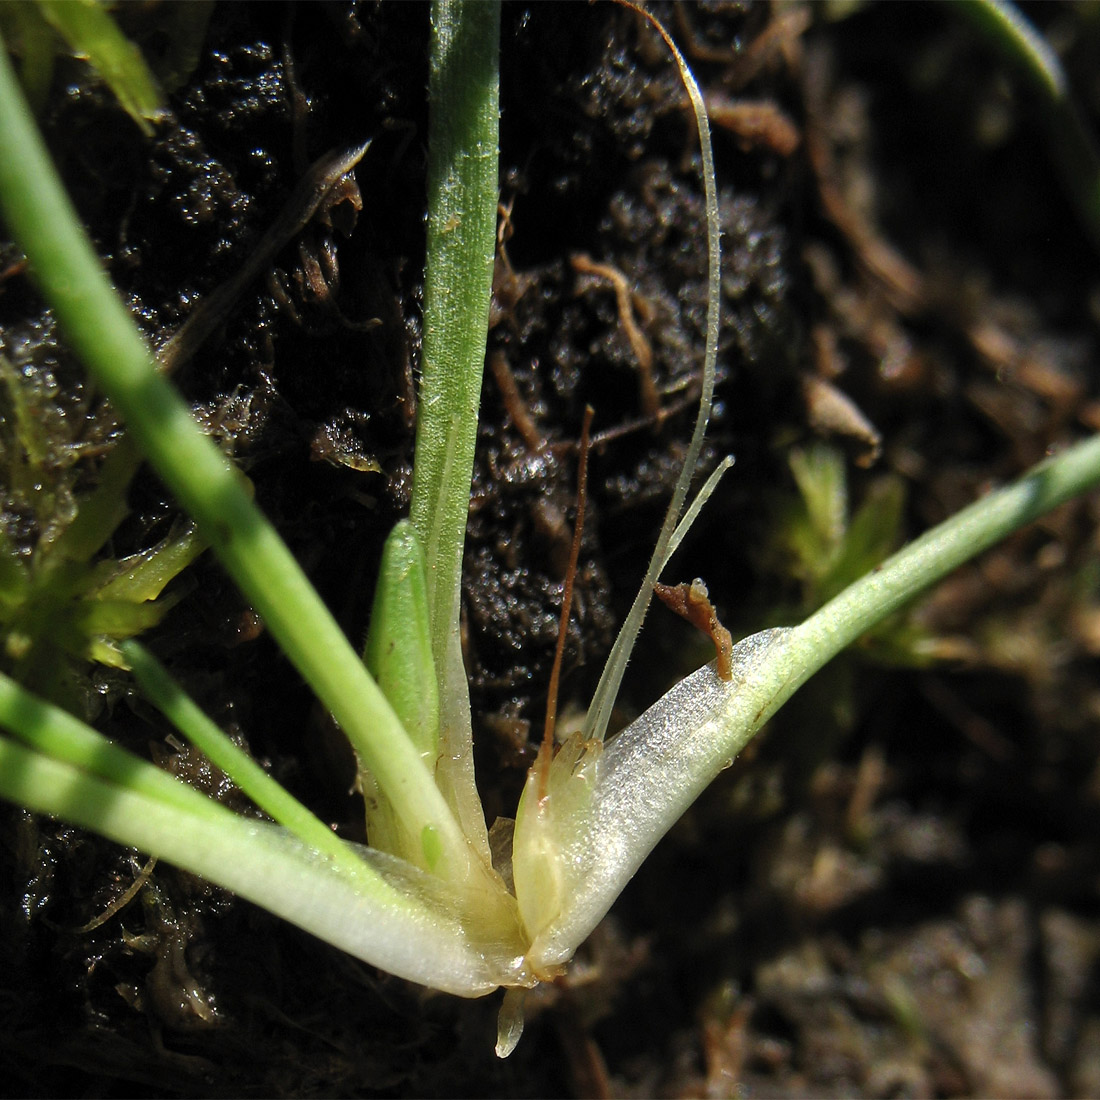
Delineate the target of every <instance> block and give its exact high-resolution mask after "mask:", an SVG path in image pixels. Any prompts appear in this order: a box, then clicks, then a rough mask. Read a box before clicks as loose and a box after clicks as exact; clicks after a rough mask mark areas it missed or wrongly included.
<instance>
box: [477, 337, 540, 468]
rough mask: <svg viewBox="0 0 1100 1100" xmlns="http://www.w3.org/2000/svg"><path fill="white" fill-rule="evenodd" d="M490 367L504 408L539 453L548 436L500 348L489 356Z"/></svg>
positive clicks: (525, 441) (528, 443) (528, 444)
mask: <svg viewBox="0 0 1100 1100" xmlns="http://www.w3.org/2000/svg"><path fill="white" fill-rule="evenodd" d="M489 369H490V370H491V371H492V372H493V379H494V381H495V382H496V384H497V389H498V390H500V396H501V397H502V398H503V399H504V409H505V411H506V412H507V413H508V415H509V416H510V417H511V418H512V423H513V424H515V426H516V431H518V432H519V434H520V435H521V436H523V442H524V443H526V444H527V449H528V450H529V451H531V452H532V453H536V454H537V453H538V452H539V451H541V450H543V449H544V448H545V447H546V437H545V436H544V435H543V434H542V432H540V431H539V429H538V425H537V424H536V423H535V420H534V417H532V416H531V413H530V410H529V409H528V408H527V403H526V402H525V401H524V400H523V395H522V394H521V393H520V392H519V387H518V386H517V385H516V376H515V375H514V374H513V373H512V368H511V367H510V366H509V365H508V359H507V358H506V357H505V354H504V352H503V351H500V350H499V349H498V350H497V351H494V352H493V353H492V354H491V355H490V356H489Z"/></svg>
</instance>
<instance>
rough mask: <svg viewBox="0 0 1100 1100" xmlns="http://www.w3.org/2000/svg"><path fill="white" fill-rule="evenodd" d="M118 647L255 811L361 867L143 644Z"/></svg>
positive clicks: (149, 694) (145, 687)
mask: <svg viewBox="0 0 1100 1100" xmlns="http://www.w3.org/2000/svg"><path fill="white" fill-rule="evenodd" d="M120 648H121V649H122V653H123V656H124V657H125V658H126V660H127V661H128V662H129V664H130V667H131V669H133V673H134V677H135V679H136V680H137V682H138V686H139V687H140V688H141V690H142V692H143V693H144V694H145V696H146V698H147V699H148V700H149V701H150V702H151V703H152V704H153V705H154V706H155V707H156V708H157V709H158V710H159V711H160V712H161V713H162V714H163V715H164V716H165V717H166V718H167V719H168V720H169V721H170V722H171V723H172V725H174V726H175V727H176V729H178V730H179V731H180V733H182V734H183V735H184V737H186V738H187V740H188V741H190V742H191V744H192V745H194V746H195V747H196V748H197V749H199V750H200V751H201V752H202V753H203V754H204V755H205V756H206V757H207V758H208V759H209V760H210V762H211V763H212V764H214V765H215V767H218V768H221V770H222V771H223V772H225V774H226V775H228V776H230V777H231V778H232V780H233V782H234V783H235V784H236V785H237V787H238V788H239V789H240V790H241V791H242V792H243V793H244V794H246V795H247V796H248V797H249V798H250V799H252V801H253V802H254V803H255V804H256V805H257V806H259V807H260V809H261V810H263V811H264V812H265V813H266V814H268V815H269V816H270V817H272V818H274V820H275V821H277V822H278V823H279V824H280V825H283V826H285V827H286V828H287V829H289V830H290V832H292V833H293V834H294V835H295V836H296V837H298V839H299V840H301V841H302V843H303V844H307V845H309V846H310V847H312V848H315V849H316V850H317V851H318V852H320V853H322V854H323V855H325V856H327V857H328V858H329V859H331V860H332V861H333V862H334V863H338V864H341V865H343V866H344V868H345V869H354V868H356V867H361V866H362V862H363V861H362V860H361V859H360V858H359V857H358V856H356V855H354V854H353V852H352V850H351V848H350V847H349V845H347V844H346V843H345V842H344V841H342V840H341V839H340V838H339V837H338V836H337V835H336V834H335V833H334V832H333V831H332V830H331V829H330V828H328V826H327V825H325V823H324V822H323V821H321V820H320V819H319V818H317V817H315V816H314V815H313V814H312V813H310V811H309V810H308V809H306V807H305V806H303V805H302V804H301V802H299V801H298V800H297V799H296V798H295V797H294V796H293V795H292V794H291V793H290V792H289V791H288V790H287V789H286V788H285V787H283V786H282V785H281V784H280V783H278V782H276V781H275V780H274V779H272V778H271V776H270V775H268V774H267V772H265V771H264V770H263V768H261V767H260V765H259V764H257V763H256V761H255V760H253V759H252V757H251V756H249V755H248V753H246V752H245V751H244V750H243V749H242V748H240V747H239V746H238V745H236V744H234V743H233V741H231V740H230V739H229V737H228V736H227V735H226V734H225V733H223V732H222V731H221V730H220V729H219V728H218V727H217V726H216V725H215V724H214V723H213V722H212V721H211V720H210V719H209V718H208V717H207V716H206V715H205V714H204V713H203V712H202V710H201V709H200V708H199V706H198V704H197V703H195V701H194V700H193V699H192V698H191V697H190V696H189V695H188V694H187V693H186V692H185V691H184V690H183V688H182V687H180V685H179V684H177V683H176V681H175V680H173V679H172V677H171V676H169V675H168V673H167V671H166V670H165V669H164V667H163V666H162V665H161V664H160V662H159V661H157V660H156V658H155V657H153V655H152V654H151V653H149V651H148V650H146V649H145V647H144V646H141V645H139V644H138V643H137V642H134V641H127V642H123V643H122V645H121V647H120ZM35 743H36V744H37V743H39V742H38V740H37V739H36V741H35ZM177 785H179V784H177ZM185 789H186V790H188V791H189V790H190V788H185ZM203 801H209V800H208V799H204V800H203Z"/></svg>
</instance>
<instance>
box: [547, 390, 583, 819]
mask: <svg viewBox="0 0 1100 1100" xmlns="http://www.w3.org/2000/svg"><path fill="white" fill-rule="evenodd" d="M593 415H594V413H593V411H592V406H591V405H588V406H587V407H586V408H585V410H584V423H583V424H582V425H581V451H580V456H579V458H578V464H577V518H576V521H575V522H574V524H573V545H572V546H571V547H570V548H569V568H568V569H567V570H566V571H565V589H564V591H563V592H562V598H561V618H560V619H559V620H558V644H557V646H556V647H555V649H554V667H553V668H552V669H551V670H550V687H549V690H548V691H547V695H546V725H545V726H544V727H543V732H542V744H541V745H540V746H539V755H538V759H537V760H536V761H535V769H536V771H537V773H538V777H539V779H538V797H539V801H540V802H541V801H542V800H543V799H544V798H545V797H546V785H547V782H548V780H549V778H550V760H551V758H552V757H553V755H554V727H555V726H556V725H557V721H558V683H559V681H560V679H561V662H562V654H563V653H564V652H565V635H566V632H567V631H568V630H569V615H570V612H571V611H572V609H573V581H574V580H575V579H576V576H577V562H578V560H579V559H580V556H581V535H582V534H583V532H584V511H585V506H586V505H587V503H588V447H589V429H590V428H591V427H592V417H593Z"/></svg>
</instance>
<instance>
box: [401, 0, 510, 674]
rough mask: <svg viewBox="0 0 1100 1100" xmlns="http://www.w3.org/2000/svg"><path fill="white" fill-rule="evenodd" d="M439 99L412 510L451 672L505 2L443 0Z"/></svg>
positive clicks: (485, 304)
mask: <svg viewBox="0 0 1100 1100" xmlns="http://www.w3.org/2000/svg"><path fill="white" fill-rule="evenodd" d="M431 19H432V51H431V74H430V77H429V84H428V99H429V106H430V110H431V117H430V121H429V126H428V151H429V152H428V156H429V161H428V262H427V271H426V273H425V282H424V344H423V360H422V372H423V373H422V379H421V383H420V406H419V409H418V410H417V420H416V462H415V466H414V473H413V496H412V521H413V524H414V526H415V527H416V531H417V534H418V535H419V536H420V541H421V543H422V544H423V546H424V551H425V557H426V559H427V568H428V604H429V607H430V610H431V622H432V652H433V656H434V657H435V663H436V668H437V669H438V670H439V671H440V675H441V676H443V675H445V671H444V670H445V669H446V667H447V648H448V645H449V639H450V636H451V634H452V633H453V630H454V629H455V627H456V626H457V621H458V598H459V581H460V577H461V570H462V546H463V543H464V541H465V537H466V517H467V515H468V513H469V510H470V479H471V477H472V473H473V465H474V444H475V442H476V440H477V419H478V405H479V402H480V399H481V376H482V372H483V370H484V366H485V342H486V339H487V336H488V332H489V299H490V297H491V293H492V284H493V256H494V252H495V246H496V211H497V141H498V137H497V135H498V129H499V115H500V105H499V89H498V84H499V74H498V68H499V42H500V7H499V5H498V4H497V3H495V2H491V3H463V2H462V0H435V2H434V3H433V4H432V15H431Z"/></svg>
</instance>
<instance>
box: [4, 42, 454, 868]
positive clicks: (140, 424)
mask: <svg viewBox="0 0 1100 1100" xmlns="http://www.w3.org/2000/svg"><path fill="white" fill-rule="evenodd" d="M0 210H2V212H3V214H4V217H5V219H6V221H7V224H8V226H9V228H10V230H11V231H12V233H13V235H14V236H15V238H16V239H17V240H18V241H19V243H20V245H21V247H22V248H23V250H24V252H25V253H26V255H27V258H28V260H29V261H30V265H31V270H32V273H33V275H34V277H35V278H36V280H37V282H38V283H39V285H40V287H41V288H42V290H43V293H44V295H45V297H46V299H47V300H48V301H49V303H50V306H51V308H52V309H53V310H54V311H55V313H56V315H57V318H58V320H59V321H60V323H61V325H62V327H63V329H64V331H65V333H66V335H67V337H68V339H69V340H70V342H71V343H72V345H73V347H74V349H75V350H76V352H77V353H78V354H79V355H80V357H81V359H82V360H83V361H84V363H85V364H86V365H87V367H88V369H89V370H90V371H91V372H92V374H93V375H94V377H95V379H96V381H97V382H98V383H99V384H100V385H101V386H102V387H103V389H104V390H105V391H106V393H107V394H108V395H109V396H110V398H111V400H112V402H113V403H114V404H115V407H116V408H117V409H118V410H119V412H120V413H121V414H122V416H123V417H124V418H125V420H126V423H127V426H128V428H129V430H130V431H131V432H132V433H133V435H134V437H135V439H136V440H137V442H138V444H139V446H140V448H141V450H142V452H143V453H144V454H145V455H146V456H148V458H149V460H150V462H152V464H153V466H154V467H155V468H156V470H157V472H158V473H159V474H160V476H161V477H162V478H163V480H164V482H165V484H166V485H167V486H168V487H169V488H170V489H171V490H172V492H173V493H174V494H175V495H176V497H177V498H178V500H179V502H180V504H181V505H182V506H183V507H184V508H185V509H186V510H187V511H188V512H189V513H190V514H191V515H192V516H193V517H194V518H195V520H196V521H197V522H198V524H199V526H200V529H201V530H202V532H203V534H204V535H205V537H206V538H207V539H208V540H209V542H210V544H211V546H212V548H213V549H214V551H215V553H217V555H218V557H219V558H220V559H221V561H222V563H223V565H224V566H225V567H226V569H227V570H228V571H229V572H230V574H231V575H232V576H233V578H234V580H236V582H237V584H238V585H239V586H240V588H241V590H242V591H243V592H244V593H245V595H246V596H247V597H248V599H249V600H250V601H251V602H252V604H253V606H254V607H255V608H256V610H257V611H259V613H260V614H261V615H262V617H263V619H264V622H265V623H266V625H267V627H268V629H269V630H270V631H271V633H272V634H273V635H274V636H275V637H276V638H277V639H278V641H279V643H280V645H281V646H282V648H283V650H284V652H285V653H286V654H287V656H288V657H289V658H290V660H291V661H292V662H293V663H294V664H295V666H296V667H297V668H298V670H299V671H300V672H301V673H302V675H303V676H304V677H305V678H306V680H308V681H309V683H310V684H311V685H312V687H313V688H314V690H315V691H316V692H317V694H318V695H319V696H320V697H321V699H322V700H323V701H324V702H325V704H326V705H327V706H328V708H329V710H330V711H331V712H332V714H333V717H335V719H336V720H337V722H339V723H340V725H341V727H342V728H343V730H344V732H345V733H346V734H347V736H348V738H349V740H351V742H352V744H353V746H354V747H355V750H356V752H357V753H359V754H360V756H361V757H362V759H363V762H364V763H365V764H366V766H368V767H369V768H370V770H371V772H372V773H373V774H374V775H375V777H376V778H377V780H378V783H379V785H380V786H381V788H382V790H383V791H384V792H385V793H386V795H387V796H388V797H389V799H390V801H391V802H392V804H393V806H394V808H395V810H396V811H397V813H398V816H399V817H400V818H401V820H402V823H403V825H404V826H405V828H406V829H407V831H408V832H409V833H410V834H412V835H420V834H422V833H423V831H424V830H426V829H427V830H431V832H432V836H433V845H435V846H437V847H441V848H442V850H443V852H444V853H447V856H446V858H445V860H444V861H443V863H441V864H440V868H441V870H443V869H444V867H445V866H446V865H447V864H450V865H451V866H452V867H453V869H454V870H455V872H456V873H458V874H460V875H461V874H464V870H463V868H464V866H465V863H466V860H467V853H468V849H467V845H466V842H465V840H464V838H463V836H462V834H461V831H460V830H459V828H458V825H457V823H456V821H455V819H454V816H453V814H452V813H451V810H450V808H449V806H448V805H447V803H446V801H445V800H444V799H443V797H442V795H441V794H440V792H439V790H438V789H437V787H436V786H435V783H434V781H433V779H432V777H431V775H430V773H429V772H428V769H427V768H426V767H425V765H424V763H423V761H422V760H421V759H420V755H419V753H418V752H417V751H416V749H415V747H414V746H413V745H412V743H411V742H410V741H409V738H408V737H407V736H406V734H405V731H404V729H403V728H402V726H401V723H400V722H399V721H398V719H397V717H396V716H395V715H394V713H393V710H392V708H391V707H390V706H389V704H388V703H387V702H386V700H385V698H384V697H383V695H382V694H381V692H380V691H379V690H378V688H377V686H376V685H375V683H374V681H373V680H372V679H371V678H370V676H369V675H368V674H367V672H366V670H365V668H364V667H363V664H362V662H361V661H360V659H359V657H358V655H357V654H356V653H355V651H354V650H353V649H352V647H351V645H350V644H349V643H348V641H347V639H346V638H345V637H344V635H343V633H342V631H341V630H340V628H339V627H338V626H337V625H336V622H335V621H334V620H333V618H332V616H331V615H330V614H329V612H328V610H327V608H326V607H325V606H324V604H323V603H322V601H321V599H320V597H319V596H318V595H317V592H316V591H315V590H314V588H313V587H312V586H311V585H310V583H309V581H308V580H307V579H306V577H305V575H304V574H303V573H302V571H301V569H300V568H299V566H298V564H297V562H296V561H295V560H294V558H293V556H292V555H291V553H290V551H289V550H288V549H287V547H286V545H285V544H284V543H283V541H282V540H281V539H280V538H279V536H278V534H277V533H276V532H275V529H274V528H273V527H272V526H271V524H270V523H269V522H268V521H267V519H266V518H265V517H264V516H263V515H262V514H261V512H260V511H259V509H258V508H257V507H256V506H255V504H253V502H252V499H251V496H250V493H249V491H248V487H247V484H246V481H245V479H244V478H243V477H242V476H241V475H240V474H239V473H238V472H237V471H236V470H235V469H234V468H233V466H232V465H231V464H230V462H229V461H228V459H226V457H225V456H224V455H223V454H222V453H221V452H220V451H219V450H218V449H217V447H216V446H215V445H214V444H213V443H212V442H211V441H210V440H209V439H208V438H207V437H206V436H204V435H203V433H202V431H201V430H200V429H199V427H198V425H197V424H196V422H195V421H194V419H193V418H192V417H191V415H190V412H189V410H188V408H187V406H186V405H185V404H184V402H183V400H182V399H181V398H180V397H179V395H178V394H177V393H176V392H175V390H174V389H173V388H172V386H171V384H170V383H169V382H168V381H167V380H166V379H165V378H163V377H162V376H161V375H159V374H158V373H157V371H156V370H155V368H154V366H153V358H152V356H151V354H150V352H149V350H148V349H147V348H146V346H145V344H144V342H143V341H142V338H141V335H140V334H139V332H138V330H137V328H136V326H135V324H134V322H133V319H132V318H131V317H130V315H129V313H128V312H127V310H126V308H125V306H124V305H123V303H122V301H121V300H120V298H119V297H118V295H117V294H116V293H115V291H114V290H113V288H112V287H111V284H110V282H109V281H108V279H107V277H106V275H105V274H104V272H103V270H102V268H101V266H100V264H99V261H98V259H97V257H96V255H95V253H94V252H93V250H92V247H91V245H90V243H89V242H88V239H87V237H86V236H85V234H84V232H83V231H82V229H81V227H80V224H79V221H78V219H77V216H76V212H75V211H74V210H73V208H72V205H71V203H70V202H69V199H68V196H67V195H66V194H65V191H64V188H63V187H62V185H61V181H60V180H59V179H58V177H57V174H56V172H55V171H54V168H53V164H52V163H51V161H50V158H49V155H48V153H47V151H46V148H45V146H44V145H43V143H42V139H41V137H40V136H39V134H38V131H37V129H36V127H35V125H34V122H33V120H32V119H31V117H30V113H29V111H28V109H27V106H26V103H25V101H24V99H23V95H22V92H21V90H20V88H19V86H18V83H17V82H16V80H15V77H14V74H13V72H12V69H11V65H10V62H9V61H8V56H7V51H6V49H5V48H4V46H3V44H2V43H0Z"/></svg>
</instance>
